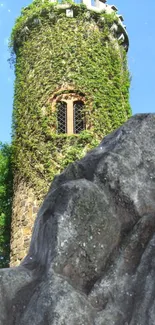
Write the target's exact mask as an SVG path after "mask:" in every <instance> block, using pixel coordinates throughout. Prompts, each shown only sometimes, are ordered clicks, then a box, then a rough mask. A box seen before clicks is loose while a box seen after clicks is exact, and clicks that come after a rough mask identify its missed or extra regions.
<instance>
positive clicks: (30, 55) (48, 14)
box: [10, 0, 131, 198]
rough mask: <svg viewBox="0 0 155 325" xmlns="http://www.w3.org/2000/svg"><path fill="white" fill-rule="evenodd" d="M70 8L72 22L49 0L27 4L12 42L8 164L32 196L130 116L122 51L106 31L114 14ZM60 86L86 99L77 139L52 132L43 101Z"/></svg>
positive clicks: (52, 117) (49, 114) (49, 109)
mask: <svg viewBox="0 0 155 325" xmlns="http://www.w3.org/2000/svg"><path fill="white" fill-rule="evenodd" d="M70 7H71V8H72V9H73V12H74V17H73V18H67V17H66V12H65V9H63V8H62V7H61V6H57V5H55V4H54V3H51V2H49V1H48V0H46V1H44V2H42V1H39V0H35V1H33V3H32V4H31V5H30V6H28V7H27V8H26V9H24V10H22V14H21V16H20V17H19V18H18V19H17V21H16V24H15V27H14V29H13V32H12V37H11V42H10V46H11V48H12V49H13V51H14V52H15V53H16V65H15V74H16V82H15V96H14V113H13V134H14V138H13V155H14V166H15V168H16V174H17V175H18V176H19V177H20V178H21V177H22V178H23V179H24V180H26V181H27V182H28V183H29V184H30V186H33V187H34V189H35V191H36V193H37V196H38V198H39V197H41V198H42V196H43V194H44V193H46V191H47V188H48V186H49V184H50V182H51V180H52V179H53V177H54V175H55V174H57V173H59V172H61V171H62V170H63V169H64V168H65V167H66V166H67V165H68V163H70V162H72V161H73V160H75V159H79V158H81V157H82V156H83V155H84V154H85V153H86V152H87V151H88V150H90V149H91V148H93V147H94V146H96V145H97V144H98V143H99V141H100V140H101V138H102V137H103V136H105V135H106V134H108V133H109V132H111V131H112V130H114V129H115V128H117V127H119V126H120V125H121V124H122V123H123V122H124V121H126V120H127V119H128V117H129V116H130V114H131V111H130V106H129V83H130V82H129V73H128V70H127V66H126V53H125V50H124V49H123V47H122V46H121V45H119V44H118V41H117V39H116V38H115V35H113V34H112V32H111V31H110V27H111V26H112V24H113V22H117V16H116V15H115V14H113V15H107V14H106V13H105V12H101V13H99V12H95V11H89V10H88V9H87V8H86V7H85V6H84V5H76V4H70ZM62 89H66V91H67V89H72V90H73V91H75V92H78V93H83V94H84V95H85V100H86V105H85V111H86V115H87V125H88V126H91V127H90V128H89V129H88V130H86V131H83V132H82V133H81V134H79V135H72V136H67V135H63V134H62V135H58V134H57V133H56V125H57V118H56V111H54V110H52V107H51V105H49V99H50V98H51V97H52V95H53V93H55V92H57V91H58V92H59V93H61V92H63V91H64V90H62ZM69 91H70V90H68V92H69Z"/></svg>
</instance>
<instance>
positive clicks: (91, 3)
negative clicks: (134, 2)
mask: <svg viewBox="0 0 155 325" xmlns="http://www.w3.org/2000/svg"><path fill="white" fill-rule="evenodd" d="M42 1H43V2H44V0H42ZM49 2H53V3H58V5H57V6H58V7H59V6H61V7H64V8H66V9H67V8H69V7H71V4H70V2H69V3H67V0H66V3H65V1H63V0H58V1H57V0H49ZM73 2H74V3H76V4H82V3H83V4H84V5H85V6H86V7H87V8H88V10H93V11H96V12H105V13H107V14H113V13H114V14H116V16H117V18H118V22H117V24H116V23H114V24H113V26H112V27H111V30H112V31H113V32H115V35H116V36H117V38H118V40H119V42H120V43H122V45H123V46H124V47H125V49H126V50H128V47H129V39H128V34H127V31H126V26H125V25H124V23H123V22H124V18H123V16H122V15H119V14H118V8H117V7H116V6H115V5H110V4H107V0H73ZM66 15H68V16H70V17H72V15H73V13H72V11H69V10H68V12H67V13H66Z"/></svg>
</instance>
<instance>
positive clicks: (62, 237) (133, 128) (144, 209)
mask: <svg viewBox="0 0 155 325" xmlns="http://www.w3.org/2000/svg"><path fill="white" fill-rule="evenodd" d="M154 252H155V114H143V115H137V116H135V117H132V118H131V119H130V120H129V121H128V122H127V123H125V124H124V125H123V126H122V127H121V128H119V129H118V130H116V131H115V132H114V133H112V134H111V135H109V136H107V137H106V138H104V140H103V141H102V142H101V144H100V145H99V146H98V147H97V148H96V149H94V150H93V151H91V152H90V153H89V154H87V155H86V157H85V158H83V159H82V160H80V161H77V162H75V163H74V164H71V165H70V166H69V167H68V168H67V169H66V170H65V171H64V172H63V173H62V174H61V175H60V176H58V177H56V178H55V180H54V182H53V184H52V186H51V188H50V190H49V193H48V195H47V197H46V199H45V201H44V203H43V205H42V207H41V209H40V211H39V213H38V217H37V219H36V222H35V226H34V232H33V236H32V241H31V246H30V250H29V253H28V255H27V256H26V258H25V259H24V261H23V262H22V263H21V265H20V266H19V267H17V268H11V269H6V270H1V271H0V296H1V304H0V325H5V324H6V325H32V324H33V325H129V324H130V325H155V258H154V254H155V253H154Z"/></svg>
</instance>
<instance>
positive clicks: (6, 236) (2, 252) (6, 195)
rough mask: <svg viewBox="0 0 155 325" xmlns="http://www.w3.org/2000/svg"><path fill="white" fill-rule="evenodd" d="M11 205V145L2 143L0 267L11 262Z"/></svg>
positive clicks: (0, 146)
mask: <svg viewBox="0 0 155 325" xmlns="http://www.w3.org/2000/svg"><path fill="white" fill-rule="evenodd" d="M11 205H12V168H11V147H10V146H9V145H7V144H4V145H2V144H1V143H0V268H1V267H8V264H9V252H10V223H11Z"/></svg>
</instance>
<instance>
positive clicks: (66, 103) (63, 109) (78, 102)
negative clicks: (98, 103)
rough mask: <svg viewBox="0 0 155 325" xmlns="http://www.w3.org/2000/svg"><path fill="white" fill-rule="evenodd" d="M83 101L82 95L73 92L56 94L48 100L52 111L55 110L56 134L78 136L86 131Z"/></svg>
mask: <svg viewBox="0 0 155 325" xmlns="http://www.w3.org/2000/svg"><path fill="white" fill-rule="evenodd" d="M84 100H85V97H84V94H80V95H79V94H77V93H75V92H67V93H63V94H60V95H57V94H56V95H54V97H53V98H52V99H50V102H52V107H53V110H55V109H56V114H57V133H58V134H61V133H66V134H68V135H69V134H70V135H71V134H78V133H80V132H81V131H83V130H85V129H86V118H85V113H84V106H85V104H84Z"/></svg>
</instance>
